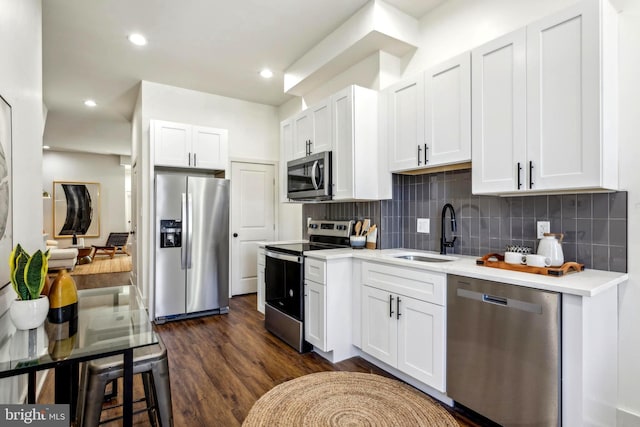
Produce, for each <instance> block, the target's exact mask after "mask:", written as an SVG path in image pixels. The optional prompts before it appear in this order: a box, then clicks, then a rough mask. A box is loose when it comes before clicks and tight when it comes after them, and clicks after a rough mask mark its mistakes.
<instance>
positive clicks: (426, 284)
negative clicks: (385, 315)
mask: <svg viewBox="0 0 640 427" xmlns="http://www.w3.org/2000/svg"><path fill="white" fill-rule="evenodd" d="M446 279H447V275H446V274H445V273H435V272H430V271H425V270H420V269H417V268H411V267H396V266H392V265H389V264H373V263H370V262H364V263H362V283H363V284H365V285H368V286H373V287H375V288H378V289H383V290H385V291H388V292H394V293H397V294H400V295H406V296H408V297H413V298H416V299H418V300H421V301H426V302H430V303H433V304H438V305H442V306H444V305H445V289H446V288H445V286H446Z"/></svg>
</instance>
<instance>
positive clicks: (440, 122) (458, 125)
mask: <svg viewBox="0 0 640 427" xmlns="http://www.w3.org/2000/svg"><path fill="white" fill-rule="evenodd" d="M386 97H387V103H388V104H387V105H388V106H387V108H388V117H387V119H388V131H389V170H391V171H392V172H400V171H406V170H411V169H420V168H425V167H433V166H442V165H448V164H454V163H462V162H468V161H469V160H471V70H470V54H469V53H468V52H466V53H464V54H462V55H459V56H457V57H455V58H451V59H450V60H448V61H445V62H443V63H441V64H438V65H436V66H434V67H432V68H430V69H429V70H427V71H426V72H424V73H422V74H420V75H418V76H416V77H414V78H412V79H409V80H405V81H402V82H400V83H397V84H395V85H393V86H391V87H390V88H389V89H387V90H386Z"/></svg>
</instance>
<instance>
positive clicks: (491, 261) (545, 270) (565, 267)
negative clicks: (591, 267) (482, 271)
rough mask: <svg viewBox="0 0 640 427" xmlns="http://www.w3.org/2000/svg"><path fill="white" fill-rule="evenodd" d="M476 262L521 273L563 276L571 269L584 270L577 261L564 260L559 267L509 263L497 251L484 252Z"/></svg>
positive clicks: (582, 265)
mask: <svg viewBox="0 0 640 427" xmlns="http://www.w3.org/2000/svg"><path fill="white" fill-rule="evenodd" d="M476 264H477V265H484V266H485V267H493V268H502V269H504V270H512V271H521V272H523V273H533V274H542V275H544V276H564V275H565V274H567V273H568V272H569V271H571V270H575V271H582V270H584V264H578V263H577V262H565V263H564V264H562V265H561V266H560V267H532V266H530V265H522V264H509V263H506V262H504V255H501V254H498V253H492V254H486V255H485V256H483V257H482V258H478V259H477V260H476Z"/></svg>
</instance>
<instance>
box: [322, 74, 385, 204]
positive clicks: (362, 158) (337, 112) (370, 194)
mask: <svg viewBox="0 0 640 427" xmlns="http://www.w3.org/2000/svg"><path fill="white" fill-rule="evenodd" d="M377 98H378V94H377V92H376V91H373V90H370V89H365V88H362V87H359V86H349V87H348V88H346V89H344V90H342V91H340V92H338V93H336V94H335V95H333V96H331V104H330V105H331V111H332V120H331V122H332V132H333V158H332V164H331V170H332V175H333V176H332V181H333V184H332V185H333V199H334V200H349V199H377V198H378V197H379V192H378V189H379V187H378V181H379V180H380V179H381V178H382V179H385V177H386V179H391V178H390V176H389V173H388V172H386V171H384V172H382V173H379V170H378V153H377V146H378V130H377V127H376V126H375V124H376V121H377V118H378V109H377Z"/></svg>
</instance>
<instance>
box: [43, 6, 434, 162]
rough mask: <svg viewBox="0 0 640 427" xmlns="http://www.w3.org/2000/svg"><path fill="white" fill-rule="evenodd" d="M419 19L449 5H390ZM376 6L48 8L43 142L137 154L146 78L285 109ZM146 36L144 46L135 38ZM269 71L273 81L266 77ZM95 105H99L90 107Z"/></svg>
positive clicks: (45, 9) (64, 147) (45, 8)
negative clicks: (299, 67) (301, 63)
mask: <svg viewBox="0 0 640 427" xmlns="http://www.w3.org/2000/svg"><path fill="white" fill-rule="evenodd" d="M386 1H387V3H389V4H392V5H394V6H396V7H397V8H398V9H400V10H402V11H404V12H405V13H407V14H410V15H412V16H414V17H416V18H420V17H422V16H424V15H425V14H426V13H427V12H428V11H429V10H431V9H432V8H434V7H435V6H437V5H438V4H440V3H442V2H443V1H444V0H386ZM366 3H367V0H321V1H318V0H271V1H264V0H235V1H229V0H179V1H177V0H135V1H131V0H108V1H105V0H55V1H51V0H47V1H44V2H43V18H42V20H43V85H44V87H43V91H44V102H45V105H46V106H47V108H48V117H47V122H46V127H45V135H44V140H45V141H44V143H45V144H47V145H50V146H51V147H52V149H61V150H76V151H85V152H96V153H104V154H123V155H127V154H130V130H129V129H130V120H131V115H132V112H133V108H134V104H135V100H136V96H137V94H138V86H139V82H140V81H141V80H148V81H152V82H157V83H163V84H168V85H172V86H178V87H183V88H188V89H194V90H199V91H202V92H209V93H215V94H218V95H223V96H229V97H233V98H239V99H244V100H247V101H253V102H259V103H264V104H270V105H275V106H277V105H280V104H282V103H283V102H285V101H287V100H288V99H289V98H290V96H288V95H286V94H284V93H283V71H284V70H285V69H286V68H288V67H289V66H290V65H291V64H292V63H294V62H295V61H296V60H297V59H298V58H300V57H301V56H302V55H303V54H304V53H305V52H306V51H307V50H309V49H310V48H311V47H313V46H314V45H315V44H317V43H318V42H319V41H320V40H322V39H323V38H324V37H326V36H327V35H328V34H329V33H331V32H332V31H333V30H334V29H336V28H337V27H338V26H339V25H340V24H342V23H343V22H344V21H346V20H347V19H348V18H349V17H350V16H351V15H353V14H354V13H355V12H356V11H357V10H358V9H360V8H361V7H362V6H363V5H364V4H366ZM132 32H140V33H143V34H144V35H145V36H146V37H147V39H148V41H149V43H148V45H147V46H145V47H136V46H133V45H131V44H130V43H129V42H128V41H127V39H126V36H127V35H128V34H130V33H132ZM263 67H269V68H271V69H272V70H273V71H274V72H275V76H274V78H272V79H270V80H264V79H262V78H261V77H259V75H258V72H259V71H260V69H262V68H263ZM87 98H92V99H94V100H95V101H96V102H97V103H98V107H96V108H93V109H88V108H87V107H85V106H84V105H83V101H84V100H85V99H87Z"/></svg>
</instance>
